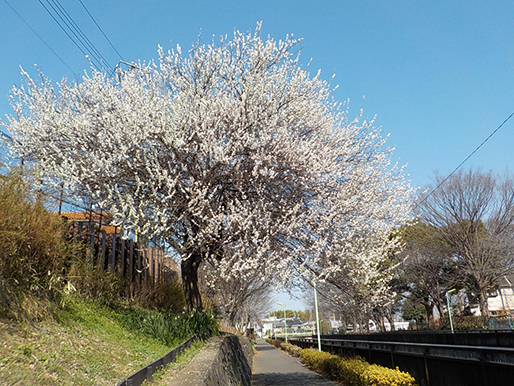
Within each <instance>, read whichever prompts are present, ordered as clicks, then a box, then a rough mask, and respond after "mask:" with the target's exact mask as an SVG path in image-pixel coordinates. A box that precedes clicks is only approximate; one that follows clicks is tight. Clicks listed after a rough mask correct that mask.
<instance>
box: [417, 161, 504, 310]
mask: <svg viewBox="0 0 514 386" xmlns="http://www.w3.org/2000/svg"><path fill="white" fill-rule="evenodd" d="M435 184H436V186H439V185H440V186H439V187H438V188H437V189H434V188H433V187H432V188H431V189H429V190H428V193H427V194H426V196H425V198H424V199H422V201H421V203H422V204H421V205H420V219H421V220H422V221H424V222H425V223H426V224H428V225H431V226H434V227H436V228H438V229H439V232H440V235H441V237H442V239H443V240H444V241H445V242H446V243H447V244H448V245H449V246H450V247H451V248H452V249H453V250H454V254H453V256H452V258H453V259H455V261H456V263H457V264H458V267H459V269H460V270H462V272H463V273H464V274H465V275H466V276H467V278H468V280H467V281H465V282H464V284H465V285H466V287H467V289H468V291H469V293H471V294H472V295H475V296H476V297H477V298H478V299H479V307H480V311H481V313H482V315H488V306H487V294H488V292H489V291H491V290H492V289H494V288H495V286H496V285H497V284H498V281H499V279H500V278H501V277H503V276H504V275H506V274H509V273H512V272H513V270H514V253H513V252H514V250H513V246H514V244H513V235H514V229H513V225H514V181H513V178H512V176H510V175H508V174H505V175H504V176H502V177H498V176H496V175H494V174H493V173H492V172H488V173H484V172H482V171H480V170H476V171H472V170H470V171H469V172H462V171H459V172H457V173H455V174H453V175H451V176H450V177H449V178H448V179H447V180H446V181H444V177H442V176H440V175H436V177H435Z"/></svg>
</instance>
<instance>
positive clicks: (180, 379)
mask: <svg viewBox="0 0 514 386" xmlns="http://www.w3.org/2000/svg"><path fill="white" fill-rule="evenodd" d="M252 359H253V348H252V346H251V344H250V341H249V340H248V338H245V337H242V336H236V335H224V336H216V337H214V338H211V339H210V340H209V341H208V342H207V344H206V345H205V346H204V348H203V349H202V351H201V352H200V353H199V354H197V355H196V356H195V357H194V358H193V360H192V361H191V363H189V364H188V365H187V366H186V367H185V368H184V369H183V370H182V371H181V372H180V373H179V374H178V375H177V376H176V377H175V378H173V379H172V380H171V383H170V384H169V386H184V385H188V386H215V385H216V386H218V385H219V386H239V385H241V386H251V383H252Z"/></svg>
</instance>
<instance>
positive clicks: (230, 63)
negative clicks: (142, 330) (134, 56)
mask: <svg viewBox="0 0 514 386" xmlns="http://www.w3.org/2000/svg"><path fill="white" fill-rule="evenodd" d="M297 42H298V41H297V40H294V39H293V38H292V37H289V36H288V37H286V38H285V39H284V40H280V41H275V40H273V39H272V38H269V37H268V38H267V39H265V40H263V39H262V38H261V34H260V26H259V25H258V27H257V29H256V31H255V32H253V33H252V32H249V33H246V34H244V33H240V32H238V31H236V32H235V33H234V37H233V39H232V40H229V39H228V38H227V37H223V38H221V40H220V41H219V42H218V43H214V42H213V43H211V44H202V43H201V42H198V43H196V44H194V45H193V46H192V47H191V49H190V50H189V51H188V52H187V53H185V54H183V53H182V50H181V48H180V47H178V46H177V48H176V49H175V50H171V51H169V52H165V51H164V50H163V49H162V48H160V49H159V61H158V62H149V63H138V64H134V65H133V66H131V68H130V69H129V70H127V71H121V70H120V71H118V72H117V74H116V76H114V77H111V76H109V74H107V73H102V72H98V71H95V70H91V74H85V75H84V76H83V78H82V80H81V81H78V82H73V83H69V82H67V81H66V80H63V81H62V82H61V83H60V84H59V85H58V87H57V88H56V87H54V86H53V85H52V83H51V82H50V81H49V80H47V79H45V78H44V77H41V78H40V80H39V81H37V80H33V79H32V78H31V77H30V76H29V75H28V74H26V73H25V75H26V77H27V82H26V85H25V86H22V87H19V88H15V89H14V90H13V92H12V106H13V109H14V111H15V115H14V116H11V117H9V118H8V120H7V121H6V122H4V126H5V128H6V129H7V131H8V132H9V133H10V136H11V140H10V141H7V142H8V143H7V144H8V146H9V148H10V150H11V152H12V155H13V157H16V158H18V159H19V158H21V159H23V160H24V162H25V163H31V164H32V166H33V167H34V168H36V170H38V172H39V173H40V174H41V176H43V177H44V178H45V181H46V183H47V184H49V185H55V186H62V187H63V189H64V190H65V191H66V192H69V194H73V195H74V196H75V198H76V199H77V200H79V199H84V197H87V199H88V200H90V201H91V202H92V204H93V206H94V208H95V209H96V210H102V211H109V212H111V213H112V215H113V219H114V220H113V221H114V225H117V226H120V227H122V228H123V230H124V232H125V234H129V233H130V232H138V234H140V235H147V236H148V237H152V236H163V237H165V239H166V241H167V243H168V244H169V245H170V246H171V247H172V248H173V249H174V250H175V251H176V252H177V254H178V255H179V256H180V258H181V269H182V277H183V282H184V289H185V294H186V299H187V302H188V306H189V307H190V308H195V307H201V305H202V303H201V298H200V293H199V290H198V285H197V282H198V277H197V274H198V269H199V267H200V265H201V264H202V263H203V262H205V261H210V262H211V263H212V266H213V267H214V268H213V269H216V271H217V272H218V274H219V275H220V276H221V277H225V278H229V277H231V276H236V277H238V278H239V279H244V278H245V275H253V274H254V272H259V274H260V275H261V277H262V279H266V280H269V281H270V282H272V283H275V284H276V285H280V286H285V285H288V284H289V283H290V282H291V280H292V277H293V275H292V272H294V271H295V270H297V269H300V268H301V269H303V268H306V269H307V271H311V272H315V273H316V275H318V276H319V277H321V278H329V277H330V276H331V275H335V274H338V273H339V274H340V273H341V272H344V273H345V274H346V273H351V272H354V271H360V272H362V271H366V274H365V275H364V276H366V277H368V276H370V275H371V276H372V275H373V269H375V268H374V267H376V261H377V259H380V258H381V257H382V256H383V253H382V252H383V249H384V248H387V244H388V243H393V242H394V241H391V240H390V239H389V238H388V234H389V233H390V230H391V228H394V227H397V226H399V225H401V224H403V222H404V221H405V220H406V218H407V217H408V215H409V210H410V200H411V189H410V186H409V184H408V182H407V181H406V180H405V178H404V173H403V169H402V168H400V167H398V166H397V165H395V164H394V162H391V157H392V150H391V149H389V148H387V147H386V145H385V139H384V138H382V136H381V134H380V130H379V129H378V128H376V127H374V122H373V120H371V121H367V120H363V119H362V114H360V115H359V116H358V117H357V118H356V119H354V120H350V119H349V116H348V109H347V106H345V105H344V104H341V103H338V102H336V101H334V100H333V98H332V94H331V93H332V90H333V88H332V86H331V85H330V83H329V82H327V81H324V80H322V78H321V75H320V73H319V72H318V73H317V74H316V75H314V76H312V75H311V74H310V73H309V71H308V68H305V67H302V66H301V65H300V61H299V55H295V54H294V53H293V50H294V48H295V47H296V45H297ZM298 272H304V271H301V270H300V271H298ZM307 274H308V275H310V273H307ZM252 277H253V276H252ZM355 277H359V278H362V275H355ZM359 280H360V279H359Z"/></svg>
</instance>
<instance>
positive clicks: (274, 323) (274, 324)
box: [269, 310, 277, 339]
mask: <svg viewBox="0 0 514 386" xmlns="http://www.w3.org/2000/svg"><path fill="white" fill-rule="evenodd" d="M269 312H270V315H271V314H272V315H273V326H272V328H273V339H275V329H276V328H277V324H276V320H277V317H276V316H275V311H273V310H269Z"/></svg>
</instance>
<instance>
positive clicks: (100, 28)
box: [79, 0, 124, 60]
mask: <svg viewBox="0 0 514 386" xmlns="http://www.w3.org/2000/svg"><path fill="white" fill-rule="evenodd" d="M79 3H80V4H81V5H82V7H84V9H85V10H86V12H87V14H88V15H89V17H90V18H91V20H93V22H94V23H95V25H96V26H97V27H98V29H99V30H100V32H101V33H102V35H104V37H105V39H106V40H107V41H108V42H109V44H110V45H111V47H112V48H113V49H114V51H116V53H117V54H118V56H119V57H120V59H121V60H124V59H123V57H122V56H121V54H120V53H119V52H118V50H117V49H116V47H114V44H112V42H111V40H110V39H109V38H108V37H107V35H106V34H105V32H104V31H103V29H102V27H100V25H98V23H97V22H96V20H95V18H94V17H93V15H91V13H90V12H89V10H88V9H87V8H86V6H85V5H84V3H83V2H82V0H79Z"/></svg>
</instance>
